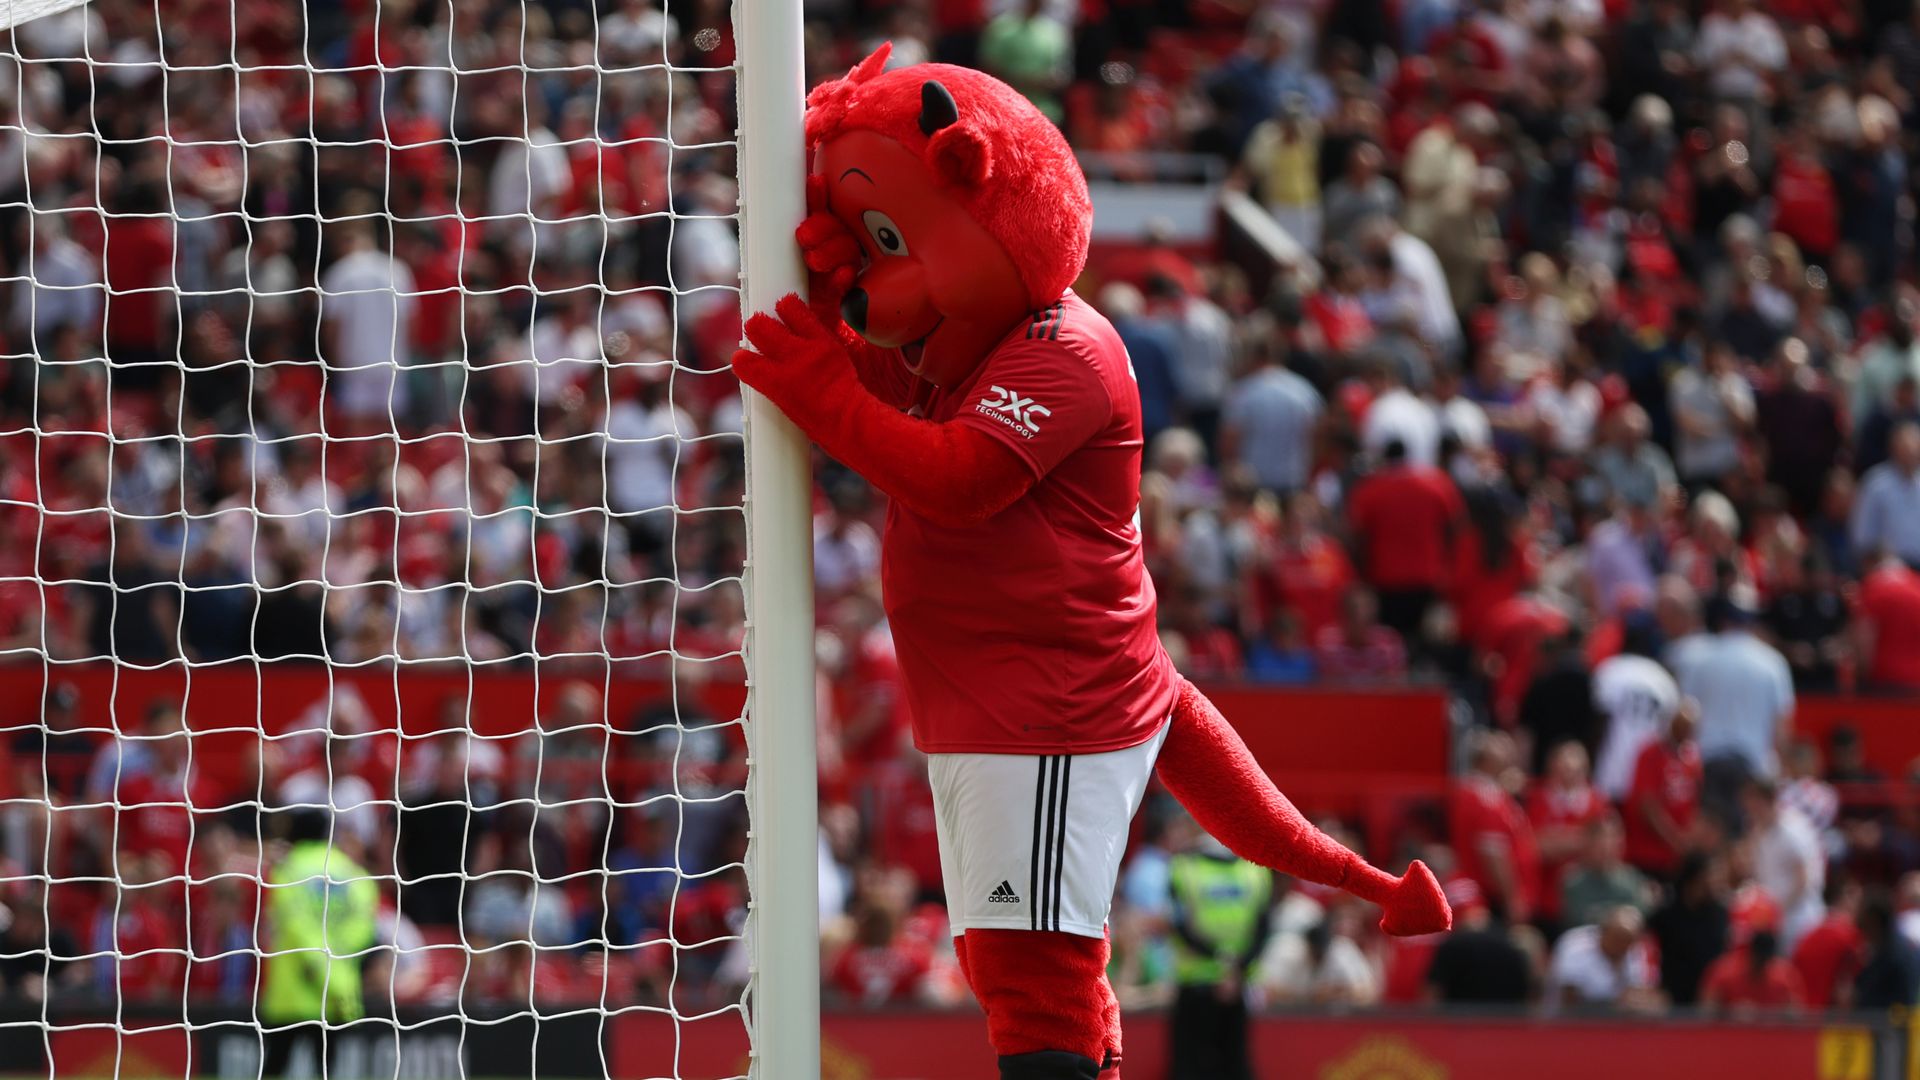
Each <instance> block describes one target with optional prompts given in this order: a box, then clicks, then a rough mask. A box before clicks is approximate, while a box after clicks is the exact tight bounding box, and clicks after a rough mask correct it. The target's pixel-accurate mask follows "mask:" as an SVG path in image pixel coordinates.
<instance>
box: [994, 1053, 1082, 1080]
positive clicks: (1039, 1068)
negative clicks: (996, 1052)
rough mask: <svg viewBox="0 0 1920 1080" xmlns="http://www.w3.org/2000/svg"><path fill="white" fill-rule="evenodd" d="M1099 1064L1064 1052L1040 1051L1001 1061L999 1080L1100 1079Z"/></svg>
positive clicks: (1014, 1055)
mask: <svg viewBox="0 0 1920 1080" xmlns="http://www.w3.org/2000/svg"><path fill="white" fill-rule="evenodd" d="M1099 1076H1100V1063H1099V1062H1097V1061H1095V1060H1093V1059H1092V1058H1090V1057H1081V1056H1080V1055H1079V1054H1075V1053H1071V1052H1069V1051H1066V1050H1040V1051H1036V1052H1035V1053H1031V1054H1013V1055H1011V1056H1009V1057H1003V1058H1001V1059H1000V1080H1099Z"/></svg>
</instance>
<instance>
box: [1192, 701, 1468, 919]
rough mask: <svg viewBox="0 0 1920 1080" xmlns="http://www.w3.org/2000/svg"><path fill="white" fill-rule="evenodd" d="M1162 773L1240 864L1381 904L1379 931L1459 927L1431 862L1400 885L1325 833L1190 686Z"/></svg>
mask: <svg viewBox="0 0 1920 1080" xmlns="http://www.w3.org/2000/svg"><path fill="white" fill-rule="evenodd" d="M1157 768H1158V770H1159V773H1160V780H1161V782H1162V783H1164V784H1166V786H1167V790H1168V791H1170V792H1172V793H1173V797H1174V798H1175V799H1178V800H1179V801H1180V805H1182V806H1184V807H1186V808H1187V812H1188V813H1190V814H1192V815H1193V818H1194V820H1195V821H1197V822H1199V823H1200V827H1201V828H1203V829H1206V830H1207V831H1208V832H1210V833H1212V834H1213V835H1214V837H1215V838H1217V839H1218V840H1219V841H1220V842H1221V843H1223V844H1225V845H1227V847H1229V848H1231V849H1232V850H1233V852H1234V853H1235V854H1237V855H1239V856H1240V857H1241V858H1243V859H1246V860H1248V861H1250V862H1255V863H1258V864H1260V865H1261V866H1265V867H1267V868H1268V869H1271V870H1276V871H1278V872H1280V873H1283V874H1290V875H1292V876H1294V877H1297V878H1301V879H1304V880H1306V881H1311V882H1314V883H1315V884H1318V885H1328V886H1332V887H1334V888H1338V889H1345V890H1346V891H1348V892H1350V893H1352V894H1353V895H1355V896H1358V897H1359V898H1361V899H1362V900H1366V901H1368V902H1370V903H1374V904H1378V905H1380V907H1381V908H1382V909H1384V911H1385V915H1384V916H1383V917H1382V918H1381V920H1380V928H1381V929H1382V930H1385V931H1386V932H1387V933H1389V934H1397V935H1414V934H1434V933H1438V932H1440V931H1442V930H1447V929H1450V928H1451V927H1452V926H1453V912H1452V911H1451V910H1450V909H1449V908H1448V907H1447V898H1446V896H1445V894H1443V893H1442V892H1441V891H1440V883H1439V882H1438V881H1436V880H1434V877H1433V871H1431V870H1429V869H1427V866H1426V864H1425V863H1422V862H1420V861H1418V860H1415V861H1414V863H1413V865H1411V866H1409V867H1407V873H1406V875H1405V876H1404V877H1397V878H1396V877H1394V876H1393V875H1391V874H1388V873H1386V872H1384V871H1382V870H1379V869H1377V868H1376V867H1374V866H1372V865H1370V864H1369V863H1368V862H1367V861H1366V860H1365V859H1363V858H1361V857H1360V856H1359V855H1356V854H1354V853H1353V852H1352V851H1350V850H1348V849H1347V847H1346V846H1345V845H1344V844H1341V843H1340V842H1339V841H1337V840H1335V839H1334V838H1333V837H1331V836H1328V835H1327V834H1326V833H1324V832H1321V831H1320V830H1319V829H1318V828H1316V827H1315V826H1314V825H1313V823H1312V822H1310V821H1308V820H1307V819H1306V818H1305V817H1303V816H1302V815H1301V813H1300V811H1299V810H1297V809H1295V808H1294V805H1293V803H1291V802H1289V801H1288V800H1287V797H1286V796H1285V795H1282V794H1281V793H1280V790H1279V789H1278V788H1276V787H1274V786H1273V781H1272V780H1270V779H1268V777H1267V774H1266V772H1265V770H1263V769H1261V768H1260V765H1259V763H1257V762H1255V761H1254V760H1253V754H1252V753H1251V752H1250V751H1248V750H1247V744H1246V743H1244V742H1242V741H1241V740H1240V734H1239V732H1237V731H1235V730H1233V726H1232V725H1230V724H1228V723H1227V721H1226V718H1225V717H1223V716H1221V715H1220V710H1218V709H1216V708H1214V706H1213V702H1211V701H1208V700H1207V697H1206V695H1205V694H1202V693H1201V692H1200V691H1199V690H1197V689H1195V688H1194V685H1193V684H1192V683H1190V682H1187V681H1186V680H1185V679H1182V680H1181V681H1180V692H1179V695H1178V697H1177V698H1176V700H1175V702H1174V707H1173V721H1172V727H1171V728H1170V729H1169V730H1168V732H1167V740H1166V742H1165V744H1163V745H1162V746H1161V748H1160V761H1159V764H1158V766H1157Z"/></svg>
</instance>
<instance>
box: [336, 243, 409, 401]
mask: <svg viewBox="0 0 1920 1080" xmlns="http://www.w3.org/2000/svg"><path fill="white" fill-rule="evenodd" d="M371 209H372V207H371V206H367V207H365V208H364V210H363V212H368V211H371ZM334 229H335V238H336V239H335V243H336V244H337V247H336V249H335V250H336V252H337V254H336V255H335V257H334V259H333V261H332V262H331V263H330V264H329V265H328V267H327V269H326V272H325V273H324V274H323V275H322V277H321V279H320V289H321V292H322V296H323V299H322V301H321V353H322V355H323V356H324V357H325V359H326V360H327V364H328V367H329V368H330V369H331V374H330V376H329V383H328V393H327V398H328V399H329V401H330V403H331V404H332V406H333V407H334V408H336V409H338V410H339V414H340V416H341V418H342V420H343V421H344V422H345V423H346V424H347V425H348V426H347V427H346V428H345V429H344V430H345V432H346V433H347V434H355V435H357V434H363V433H365V432H366V431H368V430H370V429H386V428H388V427H390V426H391V425H392V424H393V418H394V417H405V416H408V415H410V414H409V412H408V409H409V408H410V407H411V404H412V400H413V398H412V390H411V386H410V382H409V378H408V375H407V373H406V372H405V371H404V370H403V369H404V368H406V367H407V366H408V365H409V364H410V363H411V360H410V358H409V355H410V354H409V352H408V345H409V343H410V342H411V341H412V340H413V337H412V335H413V330H412V320H413V312H414V296H413V293H414V282H413V273H412V271H411V270H409V269H408V268H407V266H406V264H404V263H402V262H399V261H398V260H396V259H394V257H393V256H392V255H390V254H388V253H386V252H384V251H381V250H380V249H379V248H378V247H377V246H376V245H375V242H374V224H373V222H372V221H370V220H367V219H365V218H353V219H351V220H348V221H344V222H341V223H340V224H338V225H335V226H334Z"/></svg>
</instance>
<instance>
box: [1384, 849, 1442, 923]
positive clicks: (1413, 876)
mask: <svg viewBox="0 0 1920 1080" xmlns="http://www.w3.org/2000/svg"><path fill="white" fill-rule="evenodd" d="M1380 907H1381V909H1382V910H1383V911H1384V912H1385V914H1383V915H1382V916H1381V917H1380V929H1382V930H1384V931H1386V932H1387V933H1389V934H1392V935H1394V936H1395V937H1415V936H1417V935H1420V934H1438V933H1440V932H1441V931H1443V930H1451V929H1453V909H1452V908H1451V907H1449V906H1447V894H1446V893H1445V892H1443V891H1441V889H1440V882H1439V881H1437V880H1436V879H1435V878H1434V876H1433V871H1431V870H1429V869H1427V864H1426V863H1423V862H1421V861H1420V860H1418V859H1415V860H1414V861H1413V865H1411V866H1409V867H1407V872H1406V873H1405V874H1404V875H1402V876H1401V878H1400V882H1399V884H1397V885H1395V886H1394V887H1393V892H1392V893H1390V894H1388V896H1387V898H1386V900H1385V902H1383V903H1382V904H1381V905H1380Z"/></svg>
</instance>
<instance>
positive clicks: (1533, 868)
mask: <svg viewBox="0 0 1920 1080" xmlns="http://www.w3.org/2000/svg"><path fill="white" fill-rule="evenodd" d="M1448 817H1449V821H1448V827H1449V830H1450V831H1451V832H1452V834H1453V846H1454V850H1455V851H1456V852H1457V853H1458V855H1459V860H1460V876H1461V877H1465V878H1469V879H1471V880H1472V881H1473V883H1474V884H1475V885H1477V886H1479V887H1480V892H1481V894H1482V895H1483V896H1487V897H1501V898H1503V899H1504V897H1503V896H1502V893H1501V892H1500V888H1499V885H1498V883H1496V882H1495V881H1494V878H1493V874H1492V873H1491V872H1490V871H1489V870H1488V869H1487V867H1486V864H1485V862H1484V861H1483V856H1482V855H1481V852H1483V851H1486V850H1490V849H1491V850H1496V851H1499V852H1502V853H1503V854H1504V855H1505V856H1506V860H1507V864H1508V865H1509V866H1511V867H1512V869H1513V876H1514V884H1515V886H1516V888H1517V889H1518V890H1519V894H1520V895H1519V896H1518V897H1516V898H1515V900H1516V901H1517V903H1518V904H1519V906H1520V908H1521V910H1519V911H1512V910H1509V911H1507V912H1506V915H1507V917H1508V918H1510V919H1514V920H1516V921H1517V920H1522V919H1525V918H1528V917H1529V916H1530V915H1531V913H1532V911H1533V908H1534V905H1535V903H1536V900H1537V895H1538V894H1537V893H1536V892H1535V888H1536V886H1537V885H1538V884H1539V881H1540V848H1539V846H1538V845H1537V844H1535V843H1534V838H1533V825H1532V823H1531V822H1529V821H1528V820H1527V815H1526V813H1525V812H1524V811H1523V810H1521V809H1520V803H1519V801H1518V800H1517V799H1515V798H1514V797H1513V796H1511V795H1509V794H1507V792H1506V790H1505V789H1504V788H1502V787H1500V785H1498V784H1496V783H1494V782H1493V781H1492V780H1491V779H1489V778H1487V777H1485V776H1482V775H1480V774H1478V773H1476V774H1474V775H1471V776H1468V777H1467V778H1466V779H1464V780H1462V781H1461V782H1460V783H1459V784H1458V785H1457V786H1456V787H1455V788H1454V789H1453V796H1452V806H1451V807H1450V808H1449V814H1448Z"/></svg>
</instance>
